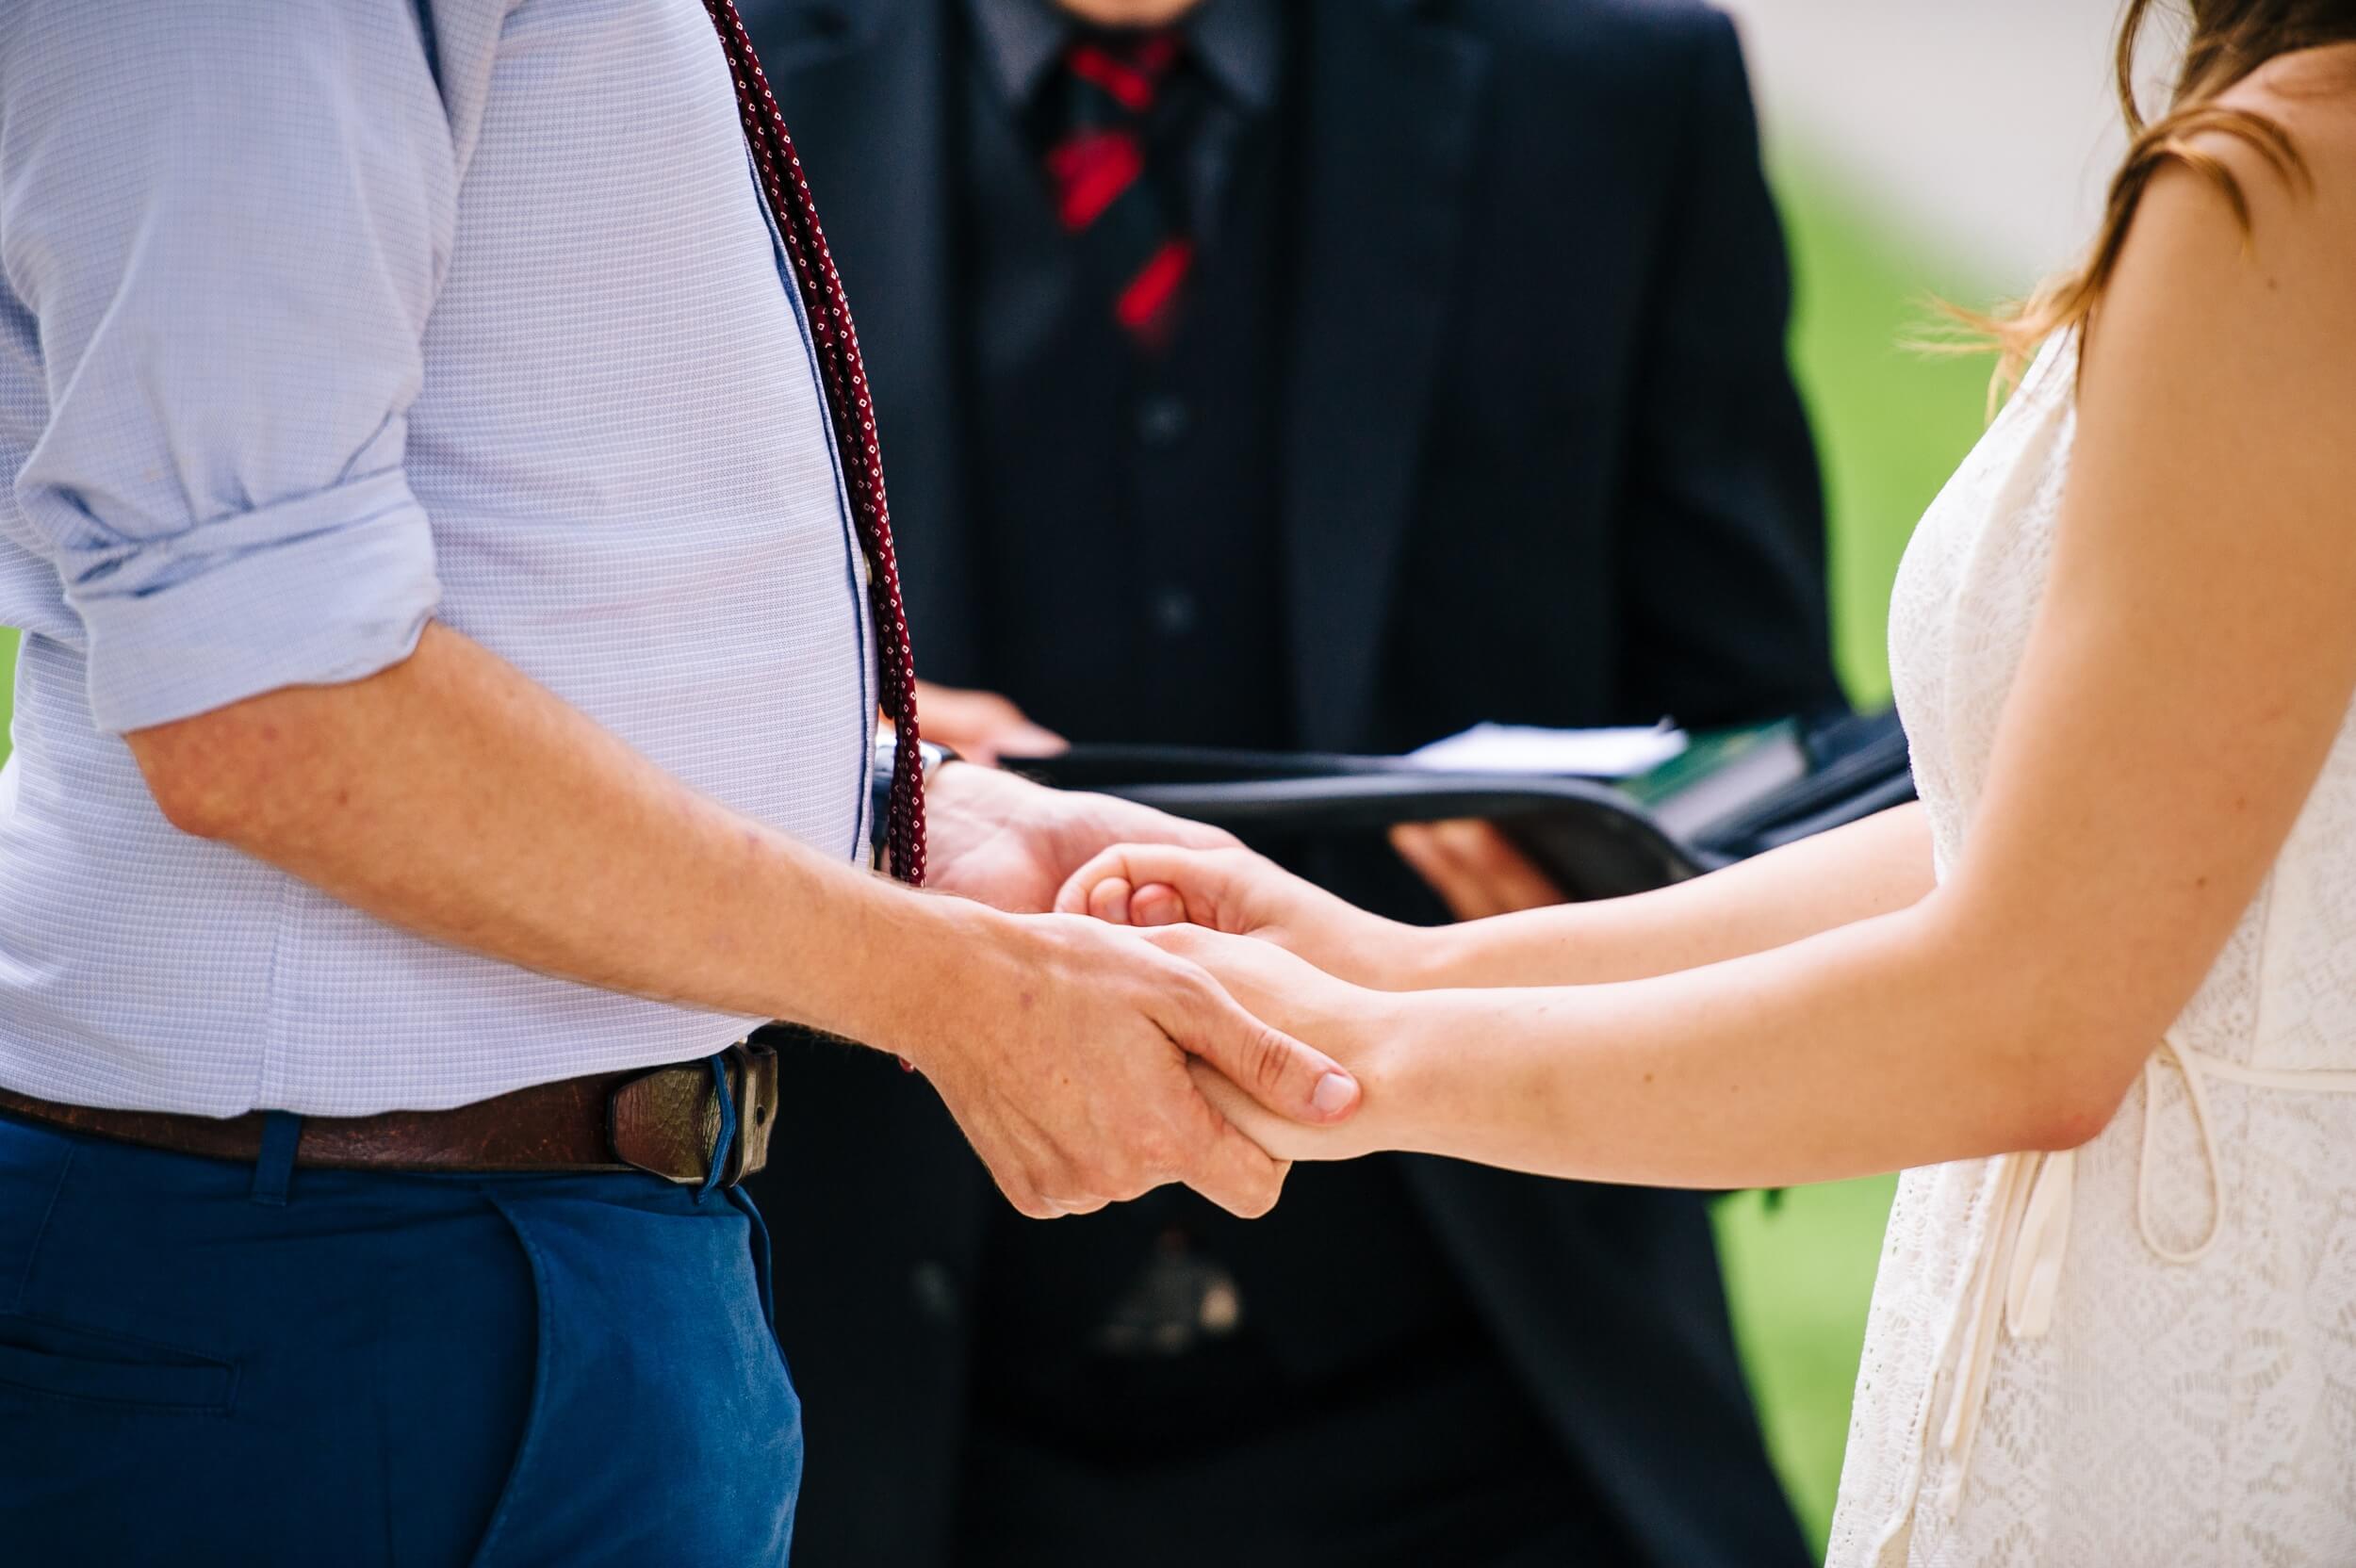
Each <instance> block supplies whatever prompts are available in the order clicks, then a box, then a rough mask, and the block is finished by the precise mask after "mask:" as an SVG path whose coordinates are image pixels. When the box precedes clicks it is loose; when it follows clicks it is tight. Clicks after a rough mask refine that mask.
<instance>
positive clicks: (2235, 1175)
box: [1830, 341, 2356, 1568]
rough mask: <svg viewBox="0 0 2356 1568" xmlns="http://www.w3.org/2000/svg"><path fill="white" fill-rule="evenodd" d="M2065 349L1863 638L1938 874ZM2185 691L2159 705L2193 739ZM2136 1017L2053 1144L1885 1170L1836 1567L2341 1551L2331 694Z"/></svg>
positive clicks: (2004, 665) (2348, 1463) (2020, 606)
mask: <svg viewBox="0 0 2356 1568" xmlns="http://www.w3.org/2000/svg"><path fill="white" fill-rule="evenodd" d="M2075 373H2076V361H2075V356H2074V351H2073V348H2072V345H2071V344H2070V343H2069V342H2067V341H2064V342H2061V343H2057V344H2055V345H2053V346H2051V347H2049V348H2048V350H2047V351H2046V352H2045V353H2044V355H2042V356H2041V357H2040V359H2039V361H2038V363H2037V366H2036V367H2035V368H2033V370H2032V371H2031V373H2030V376H2029V378H2028V380H2027V382H2026V383H2025V384H2023V386H2022V388H2021V391H2020V392H2019V393H2018V394H2016V395H2015V397H2014V399H2013V400H2012V401H2011V403H2010V404H2009V405H2008V406H2007V407H2006V409H2005V411H2004V414H2003V416H2002V417H2000V418H1999V419H1998V420H1997V422H1996V424H1995V425H1994V426H1993V427H1992V428H1991V429H1990V430H1989V432H1988V435H1987V437H1986V439H1984V440H1983V441H1982V442H1981V444H1980V446H1979V448H1978V449H1976V450H1975V451H1974V452H1973V453H1972V456H1971V458H1970V459H1969V460H1968V461H1967V462H1966V463H1965V465H1964V466H1963V467H1962V469H1961V470H1960V471H1959V472H1958V473H1957V474H1956V475H1955V479H1954V480H1953V481H1952V482H1950V483H1949V484H1948V486H1947V489H1946V490H1945V492H1944V493H1943V494H1941V496H1940V497H1939V500H1938V501H1937V502H1936V503H1935V504H1934V505H1933V506H1932V508H1931V510H1930V512H1929V514H1928V515H1926V516H1925V517H1924V518H1923V520H1922V526H1921V528H1920V529H1919V530H1918V531H1917V532H1916V534H1915V537H1914V540H1913V543H1912V545H1911V546H1910V547H1908V549H1907V552H1906V564H1905V565H1904V566H1903V568H1902V569H1901V570H1900V573H1899V578H1898V584H1897V589H1896V593H1895V595H1894V596H1893V601H1892V604H1891V608H1890V653H1891V662H1892V665H1893V671H1894V677H1895V681H1896V685H1897V692H1898V701H1899V707H1900V710H1901V711H1902V712H1903V713H1904V715H1905V718H1906V732H1907V735H1908V736H1909V738H1910V740H1911V742H1912V744H1913V749H1914V766H1915V776H1916V778H1917V780H1918V782H1919V784H1920V786H1921V790H1922V799H1923V801H1924V804H1925V805H1926V807H1927V808H1928V810H1929V813H1930V820H1931V825H1932V831H1933V837H1934V842H1935V846H1936V853H1937V857H1938V861H1939V867H1940V869H1941V871H1942V873H1943V872H1944V870H1945V869H1946V868H1947V867H1949V866H1952V865H1953V864H1954V863H1955V859H1956V858H1957V857H1958V856H1959V855H1960V854H1962V853H1963V852H1964V849H1965V846H1966V844H1967V842H1968V841H1969V837H1970V833H1971V823H1972V812H1973V809H1974V807H1975V804H1976V803H1977V801H1978V798H1979V795H1980V792H1981V789H1982V786H1983V784H1984V783H1985V782H1986V778H1987V774H1988V758H1989V753H1990V750H1991V748H1992V746H1993V744H1994V742H1995V738H1996V727H1997V718H1998V715H1999V713H2000V712H2001V711H2002V710H2003V708H2004V697H2005V694H2006V691H2007V690H2008V689H2009V687H2010V685H2011V683H2012V680H2013V677H2014V674H2015V671H2016V670H2017V668H2018V666H2019V663H2020V661H2021V653H2022V650H2023V647H2024V645H2026V643H2027V640H2028V634H2029V626H2030V621H2031V618H2032V617H2033V616H2034V614H2035V613H2036V611H2037V602H2038V599H2039V597H2040V596H2042V594H2043V593H2044V589H2045V581H2046V575H2047V568H2048V565H2049V564H2050V562H2051V559H2052V552H2053V535H2054V528H2055V525H2056V523H2057V521H2058V513H2059V503H2060V499H2061V490H2062V482H2063V478H2064V475H2065V473H2066V471H2067V469H2068V466H2069V459H2070V438H2071V434H2072V431H2073V426H2074V408H2073V403H2072V388H2073V384H2074V381H2075ZM2347 521H2348V526H2349V527H2351V528H2356V497H2351V498H2350V501H2349V515H2348V519H2347ZM2348 613H2350V614H2356V605H2351V606H2349V607H2348ZM2279 678H2281V679H2282V680H2284V681H2292V680H2297V679H2299V678H2300V672H2299V671H2298V670H2296V669H2285V670H2282V671H2281V672H2280V675H2279ZM2264 697H2265V694H2263V693H2259V692H2252V693H2251V694H2250V699H2251V700H2252V701H2253V702H2254V701H2263V700H2264ZM2211 716H2212V715H2206V714H2201V713H2192V712H2187V713H2185V714H2184V715H2183V716H2182V722H2183V736H2182V740H2183V744H2184V747H2185V749H2186V751H2187V752H2188V753H2191V754H2193V755H2195V756H2198V755H2199V753H2200V751H2201V747H2203V746H2204V745H2206V744H2208V743H2209V741H2208V738H2207V737H2206V736H2205V735H2204V733H2203V729H2202V724H2203V721H2204V719H2207V718H2209V717H2211ZM2153 1045H2154V1052H2153V1056H2152V1060H2151V1063H2150V1064H2149V1065H2147V1067H2146V1068H2145V1070H2144V1074H2143V1079H2142V1082H2141V1083H2140V1084H2139V1085H2138V1086H2136V1087H2135V1089H2134V1090H2133V1091H2132V1092H2131V1093H2130V1095H2129V1097H2128V1100H2127V1102H2126V1103H2125V1105H2124V1106H2123V1107H2122V1108H2121V1109H2120V1111H2119V1116H2118V1118H2117V1119H2115V1120H2113V1121H2112V1123H2111V1125H2110V1126H2109V1127H2108V1128H2107V1129H2105V1130H2104V1131H2103V1133H2102V1135H2100V1136H2099V1137H2097V1138H2095V1139H2094V1141H2092V1142H2091V1143H2089V1144H2087V1145H2086V1147H2085V1148H2083V1149H2080V1150H2078V1151H2076V1152H2074V1154H2070V1155H2062V1156H2053V1157H2044V1156H2036V1155H2012V1156H2008V1157H2006V1158H2004V1159H1997V1160H1974V1161H1967V1162H1962V1163H1958V1164H1955V1165H1946V1166H1939V1167H1935V1168H1928V1169H1923V1170H1915V1171H1909V1172H1907V1173H1906V1176H1905V1178H1904V1179H1903V1180H1902V1182H1901V1184H1900V1186H1899V1191H1898V1200H1897V1204H1896V1206H1895V1208H1894V1209H1893V1210H1892V1212H1891V1214H1890V1232H1889V1237H1888V1240H1887V1241H1886V1243H1885V1244H1884V1247H1883V1251H1882V1260H1881V1273H1880V1278H1879V1280H1878V1282H1877V1283H1876V1284H1875V1286H1874V1291H1873V1316H1872V1322H1871V1327H1870V1328H1869V1330H1868V1332H1867V1337H1866V1346H1865V1359H1864V1364H1863V1366H1862V1367H1861V1368H1860V1370H1859V1372H1858V1375H1857V1402H1856V1406H1855V1410H1854V1413H1853V1414H1852V1417H1851V1422H1850V1431H1849V1452H1848V1462H1847V1465H1846V1468H1845V1470H1844V1472H1843V1474H1842V1477H1841V1502H1840V1508H1839V1511H1838V1513H1837V1515H1836V1518H1835V1521H1834V1525H1833V1540H1832V1550H1831V1557H1830V1560H1831V1563H1832V1564H1833V1565H1835V1568H1863V1565H1868V1564H1871V1565H1873V1568H1882V1565H1885V1564H1898V1563H1910V1564H1917V1565H1939V1568H1946V1565H1951V1564H1952V1565H1961V1564H1975V1565H1977V1564H1991V1565H1992V1564H2032V1563H2034V1564H2060V1565H2079V1564H2084V1565H2087V1568H2137V1565H2142V1564H2167V1565H2168V1568H2190V1565H2196V1564H2209V1563H2231V1564H2253V1565H2256V1564H2263V1565H2266V1568H2286V1565H2289V1564H2302V1565H2303V1564H2316V1565H2324V1564H2356V1092H2351V1091H2356V721H2350V722H2347V723H2344V724H2343V726H2342V728H2341V731H2340V736H2339V740H2338V742H2337V743H2336V744H2335V745H2334V747H2333V749H2332V752H2331V760H2330V762H2329V763H2328V764H2327V766H2326V767H2325V769H2324V771H2323V775H2322V776H2321V778H2320V779H2319V781H2318V782H2317V783H2316V785H2315V792H2314V793H2313V795H2312V796H2311V797H2310V798H2309V800H2308V802H2307V805H2306V808H2305V810H2304V811H2303V813H2302V814H2301V815H2300V817H2299V823H2298V825H2297V827H2296V828H2295V829H2294V830H2293V832H2292V834H2291V837H2290V840H2289V841H2288V842H2287V844H2286V845H2285V846H2284V848H2283V850H2282V858H2280V859H2279V860H2278V861H2277V862H2276V864H2275V868H2274V870H2273V872H2272V874H2270V875H2269V877H2268V878H2267V881H2266V885H2265V886H2264V887H2263V888H2262V889H2261V890H2259V893H2258V896H2257V898H2256V899H2255V900H2254V901H2253V902H2252V903H2251V905H2250V908H2249V909H2248V911H2247V912H2245V914H2244V915H2243V917H2242V920H2241V923H2240V924H2239V926H2238V927H2237V928H2236V929H2235V930H2234V933H2233V939H2232V940H2231V941H2230V942H2229V943H2228V944H2227V946H2226V949H2225V952H2224V954H2223V956H2220V957H2219V958H2218V959H2217V967H2216V968H2215V969H2214V970H2212V971H2211V972H2210V973H2209V976H2208V979H2207V980H2206V981H2205V982H2204V983H2203V984H2202V986H2201V990H2200V992H2199V994H2198V995H2197V996H2195V997H2194V999H2193V1001H2192V1004H2191V1005H2190V1006H2188V1007H2186V1008H2185V1009H2184V1015H2183V1016H2182V1017H2181V1018H2180V1019H2179V1020H2178V1021H2177V1022H2176V1024H2175V1027H2174V1028H2173V1029H2171V1030H2170V1031H2169V1032H2168V1036H2167V1037H2166V1039H2165V1040H2164V1041H2154V1042H2153ZM1890 1050H1892V1051H1904V1050H1906V1041H1905V1040H1902V1039H1893V1040H1891V1041H1890Z"/></svg>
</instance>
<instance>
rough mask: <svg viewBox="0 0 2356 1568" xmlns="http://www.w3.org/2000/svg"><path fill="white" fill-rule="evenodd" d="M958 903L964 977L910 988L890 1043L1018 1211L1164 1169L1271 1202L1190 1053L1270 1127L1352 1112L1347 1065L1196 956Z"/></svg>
mask: <svg viewBox="0 0 2356 1568" xmlns="http://www.w3.org/2000/svg"><path fill="white" fill-rule="evenodd" d="M935 902H937V903H942V904H947V903H948V901H935ZM952 907H954V906H952ZM969 911H970V912H969V913H968V914H967V916H966V917H965V918H966V920H967V921H968V923H969V929H968V931H967V932H966V934H965V936H964V938H963V939H960V940H959V941H958V942H957V947H958V949H959V951H958V952H957V953H956V954H954V955H952V956H949V959H948V962H947V964H946V966H945V967H946V969H947V970H948V971H949V972H953V973H954V974H955V975H956V976H957V982H956V983H955V984H954V985H923V986H919V987H916V988H912V992H913V993H914V994H911V995H910V997H909V998H908V1005H909V1007H910V1009H911V1011H912V1012H913V1013H914V1014H915V1017H914V1018H913V1019H912V1021H911V1022H910V1025H909V1026H908V1029H907V1030H906V1032H905V1033H903V1034H901V1035H900V1036H899V1037H898V1038H897V1039H896V1040H895V1041H894V1044H895V1046H896V1048H898V1049H901V1050H903V1051H905V1052H906V1053H907V1054H908V1057H909V1059H910V1060H911V1061H912V1062H913V1063H914V1064H915V1065H916V1067H917V1068H918V1069H920V1070H922V1071H923V1072H924V1074H925V1076H926V1077H928V1078H929V1079H931V1080H932V1083H933V1085H934V1086H935V1087H936V1088H938V1089H939V1090H940V1092H941V1099H942V1101H943V1102H944V1103H946V1104H947V1105H948V1107H949V1111H950V1114H951V1115H953V1116H954V1117H956V1119H957V1125H958V1127H959V1128H961V1129H962V1130H963V1131H964V1133H965V1135H966V1137H967V1139H968V1140H969V1141H970V1142H972V1144H973V1148H974V1151H975V1152H977V1153H979V1154H980V1155H981V1157H982V1160H983V1162H984V1163H985V1164H986V1165H987V1166H989V1168H990V1174H991V1176H992V1177H993V1178H995V1179H996V1181H997V1183H998V1185H999V1188H1000V1189H1001V1190H1002V1191H1003V1192H1005V1193H1006V1199H1007V1201H1009V1202H1011V1203H1012V1204H1013V1205H1014V1206H1015V1207H1016V1208H1017V1209H1019V1210H1020V1211H1022V1212H1023V1214H1025V1215H1028V1216H1030V1217H1033V1218H1037V1219H1047V1218H1053V1217H1056V1216H1058V1215H1066V1214H1086V1213H1088V1212H1090V1211H1091V1210H1094V1209H1099V1208H1102V1207H1103V1206H1104V1204H1106V1203H1108V1202H1115V1201H1121V1200H1125V1199H1130V1198H1135V1197H1137V1196H1138V1195H1139V1194H1141V1193H1144V1192H1146V1191H1149V1190H1151V1189H1152V1188H1153V1187H1157V1186H1160V1185H1162V1184H1166V1183H1169V1182H1184V1183H1185V1184H1187V1185H1188V1186H1191V1187H1193V1188H1194V1189H1195V1190H1196V1191H1197V1192H1200V1193H1202V1194H1203V1196H1204V1197H1205V1198H1208V1199H1209V1200H1211V1201H1213V1202H1215V1203H1218V1204H1219V1206H1220V1207H1222V1208H1225V1209H1227V1210H1229V1211H1230V1212H1231V1213H1234V1214H1236V1215H1240V1216H1242V1217H1246V1218H1250V1217H1256V1216H1258V1215H1261V1214H1265V1213H1266V1212H1267V1211H1268V1209H1269V1208H1270V1207H1272V1206H1273V1205H1274V1204H1275V1202H1276V1199H1277V1195H1278V1193H1279V1191H1280V1190H1281V1189H1282V1187H1283V1185H1284V1166H1283V1165H1281V1164H1280V1163H1279V1162H1277V1161H1275V1160H1272V1159H1270V1158H1269V1157H1268V1155H1267V1154H1266V1153H1265V1152H1262V1151H1261V1150H1260V1148H1259V1147H1258V1146H1257V1145H1255V1144H1254V1143H1252V1140H1250V1139H1249V1138H1246V1137H1245V1136H1244V1135H1242V1134H1241V1133H1239V1132H1237V1131H1236V1130H1235V1127H1233V1126H1232V1125H1230V1124H1229V1122H1228V1120H1227V1119H1226V1118H1225V1117H1223V1116H1221V1115H1220V1114H1219V1112H1218V1111H1216V1110H1214V1109H1212V1107H1211V1104H1210V1103H1209V1102H1208V1101H1207V1100H1205V1099H1204V1098H1203V1092H1202V1090H1201V1088H1200V1087H1199V1086H1197V1083H1196V1081H1195V1079H1194V1078H1192V1077H1190V1076H1189V1073H1188V1069H1189V1067H1190V1066H1193V1067H1195V1068H1196V1069H1197V1070H1199V1071H1200V1072H1201V1073H1202V1074H1203V1078H1204V1081H1207V1082H1212V1083H1216V1084H1219V1085H1220V1086H1222V1088H1223V1090H1225V1092H1228V1093H1231V1094H1232V1095H1233V1096H1234V1103H1236V1104H1238V1105H1243V1104H1250V1105H1252V1107H1253V1108H1254V1112H1255V1114H1256V1115H1258V1116H1259V1117H1261V1118H1263V1119H1267V1120H1269V1121H1272V1122H1274V1123H1276V1124H1280V1125H1294V1124H1301V1125H1305V1126H1308V1127H1324V1126H1330V1125H1333V1124H1334V1123H1337V1122H1340V1121H1342V1120H1344V1119H1347V1118H1348V1117H1349V1116H1350V1113H1351V1112H1352V1111H1354V1110H1355V1109H1356V1107H1357V1103H1358V1086H1357V1083H1356V1081H1355V1080H1354V1079H1353V1078H1352V1077H1351V1076H1350V1074H1349V1073H1348V1072H1346V1071H1344V1070H1342V1069H1341V1068H1340V1067H1339V1066H1338V1065H1337V1064H1336V1063H1335V1062H1334V1061H1333V1059H1332V1058H1331V1057H1329V1056H1326V1055H1325V1054H1322V1053H1321V1052H1317V1051H1313V1050H1311V1049H1310V1048H1308V1047H1307V1046H1304V1045H1302V1044H1301V1043H1300V1042H1299V1041H1298V1040H1295V1039H1294V1038H1292V1037H1290V1036H1287V1035H1284V1034H1283V1033H1281V1032H1279V1031H1277V1030H1275V1029H1272V1028H1270V1027H1268V1025H1267V1024H1265V1023H1263V1022H1261V1021H1260V1020H1259V1019H1257V1018H1255V1017H1253V1016H1252V1014H1251V1013H1249V1012H1247V1011H1245V1010H1244V1008H1243V1007H1241V1006H1240V1005H1237V1004H1236V1003H1235V1000H1234V999H1233V998H1231V997H1230V996H1229V995H1228V994H1227V992H1226V991H1224V990H1222V989H1221V988H1219V984H1218V982H1217V981H1215V980H1213V979H1212V978H1211V976H1210V975H1209V974H1208V973H1207V972H1204V971H1203V968H1202V967H1201V966H1200V965H1197V964H1195V963H1192V962H1190V961H1188V960H1186V959H1185V958H1183V957H1180V956H1175V955H1173V954H1169V953H1165V952H1162V951H1160V950H1159V949H1157V948H1155V947H1153V946H1152V945H1151V944H1149V943H1148V942H1146V941H1145V940H1143V939H1142V938H1140V937H1139V936H1137V935H1136V934H1133V933H1129V932H1122V931H1119V930H1116V929H1114V928H1112V927H1109V926H1106V925H1104V924H1101V923H1097V922H1094V921H1087V920H1075V919H1070V918H1064V917H1026V918H1019V919H1009V918H1007V917H1006V916H1004V915H1000V914H997V913H995V912H992V911H989V910H984V909H980V908H973V907H969Z"/></svg>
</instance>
